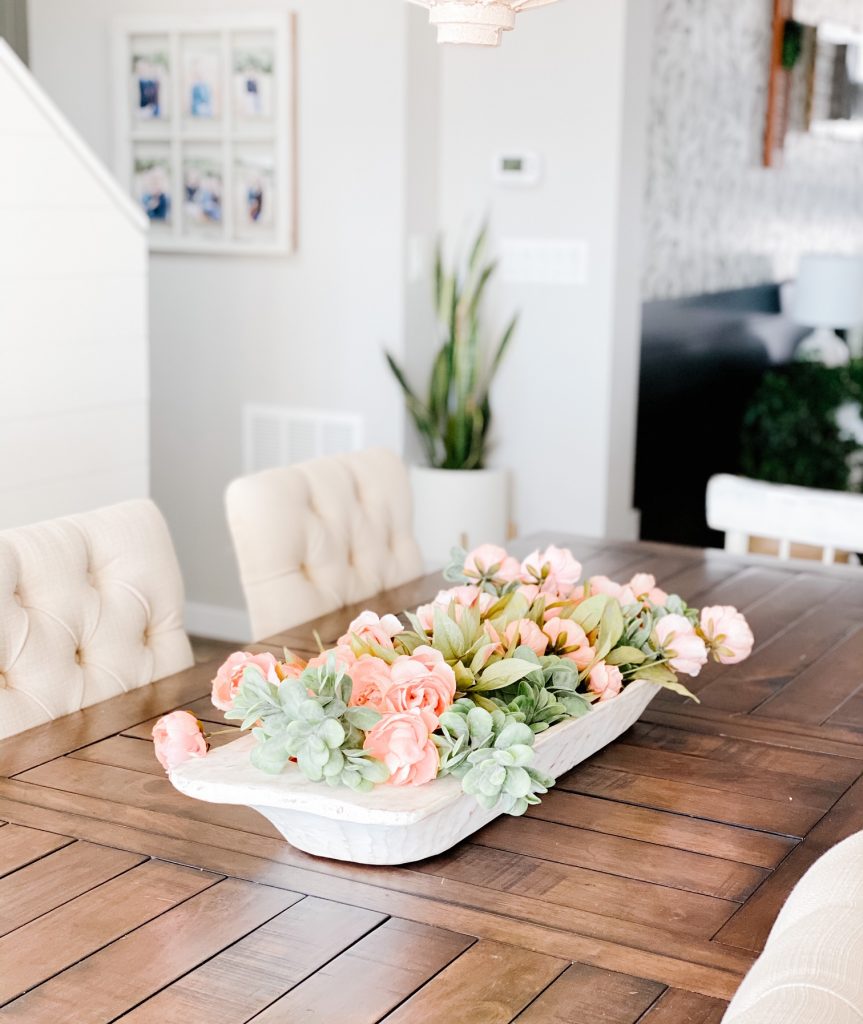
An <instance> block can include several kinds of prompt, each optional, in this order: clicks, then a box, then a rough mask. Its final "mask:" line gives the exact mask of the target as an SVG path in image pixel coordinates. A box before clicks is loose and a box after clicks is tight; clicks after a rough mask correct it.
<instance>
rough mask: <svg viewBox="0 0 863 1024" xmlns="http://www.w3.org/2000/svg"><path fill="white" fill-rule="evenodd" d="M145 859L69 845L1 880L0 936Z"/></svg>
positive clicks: (100, 848)
mask: <svg viewBox="0 0 863 1024" xmlns="http://www.w3.org/2000/svg"><path fill="white" fill-rule="evenodd" d="M143 859H144V858H143V857H141V856H138V855H136V854H133V853H127V852H125V851H123V850H110V849H107V848H105V847H102V846H94V845H93V844H92V843H72V844H71V845H70V846H65V847H63V849H61V850H57V852H56V853H52V854H49V855H48V856H47V857H42V858H41V859H40V860H37V861H35V862H34V863H33V864H30V865H28V866H27V867H25V868H21V869H20V870H19V871H15V872H13V873H12V874H10V875H6V876H5V878H3V879H0V935H5V934H6V933H7V932H11V931H14V929H16V928H20V927H21V925H23V924H26V923H27V922H28V921H32V920H33V919H34V918H36V917H39V916H40V915H41V914H46V913H47V912H48V911H49V910H53V909H54V908H55V907H59V906H61V905H62V904H63V903H67V902H68V901H69V900H72V899H74V898H75V897H76V896H80V895H81V893H84V892H87V890H88V889H93V888H94V887H95V886H97V885H100V884H101V883H102V882H106V881H107V880H108V879H109V878H114V877H115V876H117V875H120V874H122V873H123V872H124V871H128V870H129V869H130V868H133V867H134V866H135V865H136V864H140V863H141V861H142V860H143Z"/></svg>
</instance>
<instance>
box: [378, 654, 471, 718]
mask: <svg viewBox="0 0 863 1024" xmlns="http://www.w3.org/2000/svg"><path fill="white" fill-rule="evenodd" d="M455 694H456V682H455V673H454V672H453V670H452V669H451V668H450V666H449V665H448V664H447V663H446V661H444V656H443V655H442V654H441V652H440V651H437V650H435V649H434V648H433V647H417V649H416V650H415V651H414V652H413V654H411V655H403V656H402V657H400V658H396V660H395V661H394V662H393V664H392V666H391V667H390V686H389V688H388V689H387V690H386V692H385V693H384V695H383V701H384V707H385V709H386V710H387V711H391V712H396V711H413V710H417V711H420V712H421V713H422V714H423V715H424V717H425V721H426V724H427V726H428V729H429V731H430V732H433V731H434V730H435V729H436V728H437V725H438V719H439V718H440V716H441V715H442V714H443V713H444V711H446V710H447V708H449V707H451V706H452V704H453V701H454V700H455Z"/></svg>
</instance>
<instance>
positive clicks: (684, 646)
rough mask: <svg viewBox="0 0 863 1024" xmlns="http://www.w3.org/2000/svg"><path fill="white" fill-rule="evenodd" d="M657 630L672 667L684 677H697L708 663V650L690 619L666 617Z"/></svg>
mask: <svg viewBox="0 0 863 1024" xmlns="http://www.w3.org/2000/svg"><path fill="white" fill-rule="evenodd" d="M655 628H656V635H657V637H658V638H659V643H660V645H661V646H662V651H663V653H664V654H665V656H666V657H667V658H668V661H669V664H670V665H671V667H672V668H673V669H675V670H676V671H677V672H682V673H683V674H684V675H687V676H697V675H698V673H699V672H700V671H701V669H702V668H703V667H704V663H705V662H706V661H707V648H706V647H705V645H704V641H703V640H702V639H701V637H700V636H698V634H697V633H696V632H695V627H694V626H693V625H692V623H691V622H690V621H689V619H686V618H684V617H683V616H682V615H665V616H664V617H663V618H661V619H660V620H659V622H657V623H656V627H655Z"/></svg>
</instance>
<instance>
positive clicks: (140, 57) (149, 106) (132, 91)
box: [129, 35, 171, 124]
mask: <svg viewBox="0 0 863 1024" xmlns="http://www.w3.org/2000/svg"><path fill="white" fill-rule="evenodd" d="M130 67H131V82H130V88H129V99H130V107H131V114H132V117H133V119H134V120H135V121H136V122H138V123H139V124H140V123H147V122H151V121H163V122H164V121H168V120H169V119H170V116H171V54H170V38H169V37H168V36H167V35H154V36H134V37H133V38H132V39H131V41H130Z"/></svg>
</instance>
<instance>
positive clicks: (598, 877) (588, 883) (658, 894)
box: [421, 842, 739, 939]
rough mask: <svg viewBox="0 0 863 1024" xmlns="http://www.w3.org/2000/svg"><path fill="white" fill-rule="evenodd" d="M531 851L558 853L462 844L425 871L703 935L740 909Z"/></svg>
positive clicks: (426, 865)
mask: <svg viewBox="0 0 863 1024" xmlns="http://www.w3.org/2000/svg"><path fill="white" fill-rule="evenodd" d="M532 849H534V850H535V852H537V854H540V855H542V854H545V855H546V856H548V857H552V858H553V857H554V856H555V851H554V850H549V851H548V852H546V850H545V848H544V844H543V843H541V842H540V843H537V844H535V845H533V846H532V845H528V844H527V843H523V844H520V851H519V853H514V852H507V851H504V850H498V849H493V848H491V847H490V846H488V845H487V844H483V845H477V844H473V843H463V844H461V845H460V846H458V847H457V848H456V849H455V850H452V851H450V852H449V853H445V854H442V855H441V856H439V857H432V858H431V859H430V860H427V861H423V863H422V865H421V870H423V871H425V872H426V873H428V874H430V875H438V876H441V877H443V878H451V879H455V880H458V881H460V882H469V883H470V884H471V885H474V886H482V887H484V888H486V889H491V890H498V891H501V892H507V893H517V894H519V895H521V896H527V897H530V898H531V899H534V900H536V901H537V903H538V904H540V903H551V904H554V905H555V906H559V907H560V906H563V907H572V908H573V909H578V910H588V911H590V910H594V909H595V908H597V907H601V908H602V912H603V913H604V914H606V915H613V916H614V917H617V918H619V919H620V920H623V921H633V922H636V923H639V924H643V925H647V926H650V925H652V924H655V923H656V922H657V921H663V922H664V923H665V927H666V928H668V929H669V930H671V931H674V932H680V934H682V935H695V936H698V937H700V938H703V939H709V938H711V937H712V936H713V935H715V934H716V932H717V931H718V930H719V929H720V928H721V927H722V925H723V924H725V922H726V921H727V920H728V918H729V917H731V915H732V914H733V913H734V912H735V911H736V910H737V909H738V907H739V904H738V903H733V902H731V901H730V900H722V899H717V898H715V897H713V896H703V895H701V894H700V893H692V892H685V891H682V890H680V889H671V888H668V887H667V886H663V885H651V884H650V883H648V882H641V881H638V880H636V879H632V878H621V877H620V876H617V875H610V874H607V873H606V872H604V871H602V870H595V871H586V870H584V869H583V868H577V867H572V866H570V865H569V864H565V863H564V864H561V863H555V862H554V861H553V860H551V861H549V860H542V859H540V857H539V856H537V857H529V856H526V855H525V854H526V853H527V852H529V850H532Z"/></svg>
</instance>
